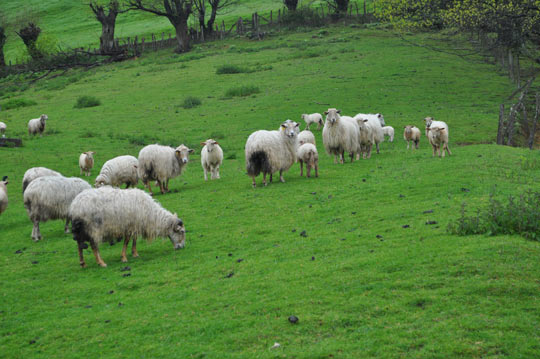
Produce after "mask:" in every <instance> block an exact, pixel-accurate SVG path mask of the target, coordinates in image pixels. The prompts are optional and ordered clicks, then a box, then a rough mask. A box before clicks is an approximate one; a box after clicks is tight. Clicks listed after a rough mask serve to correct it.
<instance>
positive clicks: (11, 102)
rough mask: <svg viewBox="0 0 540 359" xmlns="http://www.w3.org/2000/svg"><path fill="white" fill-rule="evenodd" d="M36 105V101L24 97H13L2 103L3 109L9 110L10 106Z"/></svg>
mask: <svg viewBox="0 0 540 359" xmlns="http://www.w3.org/2000/svg"><path fill="white" fill-rule="evenodd" d="M34 105H37V102H36V101H32V100H27V99H24V98H14V99H11V100H8V101H6V102H4V103H3V104H2V109H3V110H11V109H12V108H21V107H28V106H34Z"/></svg>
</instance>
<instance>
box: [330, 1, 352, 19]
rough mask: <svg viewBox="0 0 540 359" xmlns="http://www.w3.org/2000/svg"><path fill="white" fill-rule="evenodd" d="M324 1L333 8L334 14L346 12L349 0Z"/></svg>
mask: <svg viewBox="0 0 540 359" xmlns="http://www.w3.org/2000/svg"><path fill="white" fill-rule="evenodd" d="M326 2H327V3H328V6H330V7H331V8H332V9H333V10H334V13H335V14H338V15H339V14H347V9H348V8H349V0H326Z"/></svg>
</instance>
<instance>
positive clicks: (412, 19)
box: [377, 0, 454, 30]
mask: <svg viewBox="0 0 540 359" xmlns="http://www.w3.org/2000/svg"><path fill="white" fill-rule="evenodd" d="M453 1H454V0H414V1H410V0H379V1H378V2H377V17H379V18H380V19H381V20H383V21H388V22H390V23H392V24H393V25H394V26H396V27H397V28H398V29H407V30H408V29H417V30H418V29H422V30H425V29H434V28H435V29H440V28H442V27H443V25H444V20H443V14H444V11H445V10H446V9H447V8H448V7H449V6H451V4H452V3H453Z"/></svg>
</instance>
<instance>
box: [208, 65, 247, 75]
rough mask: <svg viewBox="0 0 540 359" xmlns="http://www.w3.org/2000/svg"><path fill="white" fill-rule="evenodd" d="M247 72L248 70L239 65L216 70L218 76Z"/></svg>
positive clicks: (221, 67)
mask: <svg viewBox="0 0 540 359" xmlns="http://www.w3.org/2000/svg"><path fill="white" fill-rule="evenodd" d="M243 72H247V69H246V68H244V67H240V66H237V65H221V66H219V67H218V68H217V69H216V74H218V75H223V74H241V73H243Z"/></svg>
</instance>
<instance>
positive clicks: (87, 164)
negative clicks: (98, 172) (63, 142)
mask: <svg viewBox="0 0 540 359" xmlns="http://www.w3.org/2000/svg"><path fill="white" fill-rule="evenodd" d="M95 154H96V153H95V152H94V151H87V152H83V153H81V155H80V156H79V168H80V170H81V175H82V174H83V172H84V174H85V175H86V176H87V177H88V176H90V171H91V170H92V168H93V167H94V155H95Z"/></svg>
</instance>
